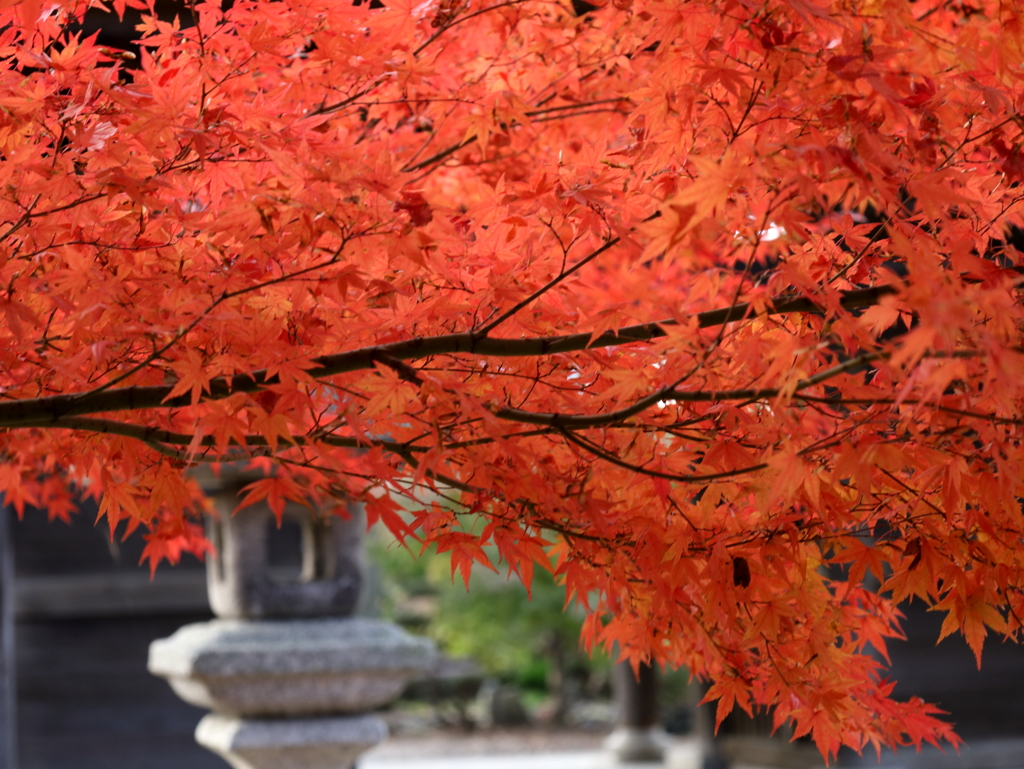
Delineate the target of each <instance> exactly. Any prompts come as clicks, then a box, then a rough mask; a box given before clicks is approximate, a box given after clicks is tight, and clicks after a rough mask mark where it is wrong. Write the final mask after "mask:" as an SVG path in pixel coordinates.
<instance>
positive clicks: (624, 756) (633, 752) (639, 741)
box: [605, 662, 665, 763]
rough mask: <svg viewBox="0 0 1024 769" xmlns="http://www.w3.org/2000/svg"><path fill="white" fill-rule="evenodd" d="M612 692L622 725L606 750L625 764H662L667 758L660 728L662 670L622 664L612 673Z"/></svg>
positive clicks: (620, 724)
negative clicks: (660, 677) (659, 683)
mask: <svg viewBox="0 0 1024 769" xmlns="http://www.w3.org/2000/svg"><path fill="white" fill-rule="evenodd" d="M612 676H613V678H612V689H613V690H614V692H615V704H616V706H617V709H618V723H617V725H616V727H615V731H613V732H612V733H611V734H610V735H608V739H607V740H606V741H605V748H606V749H608V750H609V751H611V753H612V755H613V756H614V757H615V758H616V759H617V760H618V761H620V762H622V763H632V762H636V761H650V762H661V761H664V759H665V741H664V737H663V733H662V731H661V729H660V728H659V726H658V720H659V719H658V670H657V668H655V667H654V666H653V665H648V664H641V665H640V668H639V670H638V671H637V672H636V673H635V674H634V672H633V666H632V665H630V664H629V663H628V662H620V663H619V664H617V665H616V666H615V667H614V668H613V670H612Z"/></svg>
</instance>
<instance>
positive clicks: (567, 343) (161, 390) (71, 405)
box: [0, 285, 896, 428]
mask: <svg viewBox="0 0 1024 769" xmlns="http://www.w3.org/2000/svg"><path fill="white" fill-rule="evenodd" d="M894 293H896V288H895V287H894V286H887V285H886V286H875V287H873V288H864V289H857V290H853V291H847V292H844V294H843V296H842V299H841V304H842V306H843V307H844V308H846V309H853V308H856V307H866V306H870V305H873V304H877V303H878V301H879V300H880V299H881V298H882V297H883V296H887V295H890V294H894ZM797 312H808V313H820V312H822V308H821V307H820V306H819V305H818V304H816V303H815V302H813V301H811V300H810V299H808V298H806V297H790V298H783V299H781V300H779V301H777V302H776V303H775V305H774V306H773V307H772V308H770V309H768V310H766V311H765V313H764V314H765V315H782V314H786V313H797ZM756 315H757V313H756V312H755V310H754V308H753V307H752V306H751V305H750V304H749V303H743V304H737V305H735V306H733V307H726V308H723V309H719V310H708V311H706V312H702V313H698V314H697V316H696V318H697V324H698V326H699V327H700V328H710V327H714V326H720V325H722V324H724V323H730V322H733V321H738V320H743V319H747V318H752V317H755V316H756ZM674 325H676V323H675V321H674V320H671V319H669V320H661V321H657V322H654V323H642V324H639V325H636V326H626V327H624V328H620V329H617V330H615V331H606V332H605V333H603V334H600V335H598V336H597V338H594V339H593V341H591V340H592V335H591V334H590V333H586V332H585V333H581V334H566V335H564V336H553V337H534V338H527V339H500V338H497V339H496V338H493V337H480V336H479V335H478V334H476V333H473V332H466V333H460V334H444V335H442V336H435V337H416V338H415V339H408V340H405V341H402V342H392V343H391V344H383V345H376V346H373V347H363V348H361V349H358V350H351V351H349V352H343V353H338V354H336V355H324V356H321V357H319V358H314V359H313V363H314V364H315V365H314V367H313V368H311V369H309V370H308V371H307V373H308V374H309V376H310V377H311V378H315V379H319V378H323V377H329V376H334V375H336V374H346V373H349V372H353V371H365V370H367V369H372V368H373V366H374V363H375V362H380V361H383V360H386V359H388V358H391V359H394V360H418V359H422V358H428V357H431V356H434V355H446V354H456V353H463V354H468V355H478V356H482V357H499V358H515V357H537V356H545V355H556V354H559V353H566V352H574V351H580V350H586V349H591V348H598V347H612V346H615V345H623V344H630V343H632V342H644V341H649V340H651V339H657V338H659V337H663V336H665V335H666V333H667V331H666V329H667V328H669V327H672V326H674ZM279 381H280V380H279V379H278V378H277V376H269V375H268V374H267V372H266V371H265V370H260V371H253V372H252V373H251V374H235V375H234V376H230V377H217V378H214V379H211V380H210V386H209V391H208V392H207V393H205V394H204V395H203V400H220V399H223V398H227V397H229V396H230V395H232V394H234V393H237V392H243V393H251V392H258V391H260V390H262V389H264V388H265V387H267V386H269V385H274V384H278V383H279ZM172 389H173V386H172V385H161V386H151V387H120V388H116V389H110V390H105V391H103V392H97V393H93V394H84V393H72V394H68V395H55V396H50V397H44V398H28V399H23V400H11V401H8V402H4V403H0V428H4V427H27V426H33V427H46V426H49V425H55V424H56V422H57V421H58V420H61V419H63V418H65V417H71V416H79V415H83V414H97V413H103V412H117V411H138V410H141V409H154V408H186V407H188V406H190V405H192V400H191V397H190V396H189V395H181V396H178V397H175V398H169V397H168V396H169V395H170V393H171V390H172Z"/></svg>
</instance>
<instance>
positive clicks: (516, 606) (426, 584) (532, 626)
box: [368, 531, 609, 690]
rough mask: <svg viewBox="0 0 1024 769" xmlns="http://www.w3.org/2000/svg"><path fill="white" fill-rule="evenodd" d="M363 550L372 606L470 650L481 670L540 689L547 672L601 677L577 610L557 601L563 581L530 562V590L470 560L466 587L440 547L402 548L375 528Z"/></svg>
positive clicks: (603, 668)
mask: <svg viewBox="0 0 1024 769" xmlns="http://www.w3.org/2000/svg"><path fill="white" fill-rule="evenodd" d="M368 545H369V546H368V552H369V555H370V558H371V559H372V561H373V563H374V565H375V567H376V572H377V581H378V586H377V590H378V596H379V597H378V607H377V608H378V610H379V611H380V613H381V614H382V615H383V616H385V617H387V618H389V619H392V620H395V621H397V622H401V623H403V624H405V625H406V626H409V627H412V628H413V629H416V630H418V631H419V632H423V633H424V634H426V635H428V636H430V637H431V638H433V639H435V640H436V641H437V642H438V644H439V645H440V647H441V648H442V649H443V650H444V652H445V653H446V654H448V655H450V656H453V657H471V658H473V659H475V660H476V661H477V662H479V663H480V665H481V666H482V667H483V669H484V670H485V672H487V673H488V674H489V675H493V676H496V677H499V678H501V679H503V680H506V681H515V682H516V683H518V684H519V685H520V686H522V687H523V688H526V689H534V690H539V689H546V688H547V687H548V686H549V685H550V683H551V678H552V675H553V674H557V673H561V674H562V675H563V676H565V675H568V676H570V677H573V678H577V679H579V680H580V682H581V683H586V682H587V681H588V680H592V679H594V677H595V674H597V676H598V677H603V676H604V674H605V673H606V672H607V669H608V667H609V660H608V659H607V658H605V657H602V656H595V657H593V658H592V657H590V656H589V655H587V654H586V653H585V652H583V651H581V650H580V649H579V635H580V627H581V625H582V621H583V613H582V611H581V610H579V608H578V607H577V606H576V605H575V604H570V605H569V606H568V607H566V606H565V588H564V586H562V585H561V584H558V581H557V579H556V578H554V577H553V576H552V575H551V574H549V573H548V572H546V571H544V570H543V569H538V570H537V571H536V572H535V574H534V578H533V584H532V586H531V592H532V599H531V596H530V595H528V594H527V591H526V589H525V588H524V587H523V585H522V583H521V582H520V580H519V578H518V577H517V576H516V575H514V574H513V575H511V576H509V575H508V574H507V569H503V568H502V566H503V565H502V564H495V565H496V568H498V570H499V573H495V572H491V571H487V570H486V569H482V568H478V569H475V570H474V572H473V576H472V578H471V580H470V586H469V590H467V589H466V587H465V586H464V584H463V582H462V579H461V577H456V578H455V579H453V578H452V570H451V562H450V560H449V557H448V555H447V554H438V553H436V552H435V551H434V550H433V548H428V549H427V550H426V551H425V552H423V553H422V554H418V553H415V552H410V551H409V550H406V549H405V548H402V547H401V546H400V545H398V544H397V543H396V542H394V541H393V540H390V539H388V538H386V534H383V533H381V532H379V531H377V532H375V534H374V535H373V536H372V537H371V540H370V542H369V543H368Z"/></svg>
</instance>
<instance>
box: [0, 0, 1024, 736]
mask: <svg viewBox="0 0 1024 769" xmlns="http://www.w3.org/2000/svg"><path fill="white" fill-rule="evenodd" d="M126 5H127V6H130V7H132V8H137V9H140V10H142V11H143V22H142V24H141V26H140V27H139V30H138V37H139V40H140V41H141V52H140V54H139V56H138V57H137V58H136V59H135V60H130V58H129V57H128V56H126V55H124V54H123V53H121V52H119V51H116V50H110V49H106V48H102V47H100V46H98V45H97V43H96V42H95V38H94V37H87V36H85V35H83V34H80V33H78V32H76V30H77V29H78V27H77V26H76V25H77V23H78V21H79V20H80V18H81V17H82V15H83V14H84V13H85V11H86V9H87V6H90V7H92V8H94V9H101V8H102V6H101V5H100V2H99V0H89V1H88V2H85V3H83V2H78V1H77V0H56V2H52V1H51V0H45V2H44V1H43V0H21V2H12V1H11V0H2V2H0V6H2V9H0V57H2V60H3V65H2V73H0V109H2V112H0V314H2V318H3V320H2V322H0V338H2V345H0V356H2V362H0V388H2V400H0V428H3V429H2V431H0V446H2V451H3V455H4V460H5V461H4V464H3V465H2V466H0V489H2V490H3V492H4V493H5V494H6V496H7V499H8V501H10V502H12V503H13V504H14V505H15V506H17V508H18V509H19V510H20V509H22V507H23V506H24V505H26V504H32V505H48V506H49V508H50V510H51V513H52V514H53V515H55V516H61V517H63V516H66V515H67V514H68V513H69V511H70V510H71V509H72V508H73V504H72V502H71V496H70V495H71V494H72V493H73V492H71V491H69V490H68V489H69V485H70V486H72V487H77V488H78V489H80V490H84V492H85V493H87V494H91V495H95V496H97V497H98V498H100V499H101V513H102V515H103V516H105V517H106V519H107V521H108V522H109V524H110V526H112V527H116V526H118V525H119V524H120V528H119V529H118V531H119V532H123V531H124V530H125V527H127V529H128V530H132V529H134V528H136V527H139V526H142V527H144V528H145V529H147V530H148V532H149V533H148V535H147V536H148V537H149V548H148V553H147V554H148V556H149V557H150V558H151V559H153V561H154V562H157V561H159V560H160V559H162V558H170V559H171V560H176V558H177V556H178V554H179V553H180V552H181V551H182V550H183V549H185V550H192V551H202V550H203V549H204V547H205V542H204V540H203V538H202V534H201V529H200V527H199V525H198V521H199V517H200V514H201V508H202V505H201V502H199V495H198V492H197V490H196V488H195V487H194V485H193V484H192V483H191V482H190V481H189V480H188V477H187V470H188V468H189V467H191V466H194V465H195V464H197V463H202V462H216V461H223V460H232V461H237V460H240V459H244V458H252V459H253V460H254V461H255V462H256V463H258V464H260V465H262V466H264V467H265V468H266V469H267V476H266V478H265V479H264V480H261V481H258V482H256V483H254V484H253V485H252V486H251V487H250V489H249V496H248V498H247V500H246V501H247V502H252V501H255V500H258V499H262V498H267V499H268V500H269V503H270V504H271V505H272V506H273V507H274V508H275V509H278V510H279V509H280V508H281V506H282V505H283V504H284V502H285V501H286V500H308V499H314V500H316V501H317V502H318V503H319V504H321V505H327V506H329V505H330V502H331V500H336V499H338V498H341V497H343V496H353V497H359V498H362V499H364V500H366V502H367V504H368V509H369V514H370V517H371V519H372V520H374V521H377V520H381V521H383V523H384V524H385V525H387V526H389V527H390V528H391V529H392V530H393V531H394V532H395V533H396V534H398V535H399V536H401V537H403V538H405V541H406V542H408V543H409V544H410V545H411V546H413V547H418V544H416V543H418V542H429V543H436V544H437V546H438V548H439V549H440V550H441V551H447V552H450V553H451V557H452V565H453V569H456V570H458V569H461V570H463V571H464V572H466V573H468V570H469V569H470V568H471V567H472V566H473V565H474V563H476V564H478V565H479V564H483V565H488V564H489V561H488V558H487V557H486V555H485V551H484V550H483V549H482V546H484V545H489V546H495V547H496V548H497V552H498V553H500V555H501V559H502V568H506V567H507V568H509V569H510V570H511V571H513V572H516V573H518V574H519V575H520V576H521V578H523V579H524V580H525V581H526V582H529V580H530V576H531V573H532V569H533V568H534V564H535V563H538V564H541V565H543V566H545V567H551V568H555V569H556V570H557V573H558V574H559V575H560V577H561V578H562V579H564V581H565V584H566V585H567V587H568V589H569V591H570V594H572V595H574V596H575V597H576V598H577V599H578V600H579V601H581V602H583V603H584V604H586V606H587V607H588V609H589V620H588V622H587V625H586V629H585V637H584V641H585V643H587V644H595V643H598V644H611V643H613V642H617V643H618V645H619V648H620V649H622V650H623V652H624V653H625V654H626V655H627V656H628V657H630V658H632V659H647V658H650V657H653V658H655V659H657V660H661V661H665V662H668V663H671V664H673V665H686V666H688V667H689V668H690V669H691V670H692V671H694V672H695V673H697V674H699V675H701V676H708V677H710V678H711V679H712V680H713V682H714V684H713V687H712V689H711V692H710V695H709V697H710V698H711V699H717V700H718V703H719V704H718V713H719V717H720V718H721V717H722V716H724V715H725V714H726V713H727V712H729V711H730V710H731V709H732V708H733V707H734V706H738V707H740V708H743V709H744V710H748V711H750V710H752V709H755V708H762V707H767V708H770V709H772V711H773V713H774V720H775V723H776V724H777V725H778V724H782V723H785V722H787V721H788V722H790V723H791V724H792V725H793V727H794V734H795V735H797V736H801V735H805V734H810V735H811V736H812V737H813V739H814V740H815V742H816V743H817V745H818V746H819V748H820V749H821V750H822V752H824V753H826V754H829V753H834V752H835V751H836V750H837V749H838V748H839V746H840V745H842V744H845V745H850V746H853V747H855V748H858V749H859V748H863V747H866V746H870V747H876V748H877V747H878V746H883V745H891V746H897V745H903V744H917V745H919V744H920V743H921V741H922V740H936V739H942V738H945V739H947V740H953V741H955V740H956V737H955V736H954V735H953V733H952V731H951V730H950V728H949V727H948V726H946V725H945V724H943V723H942V722H941V721H940V720H939V718H938V715H937V712H936V711H935V710H934V708H931V707H930V706H928V705H926V704H924V703H922V702H921V701H919V700H914V701H911V702H909V703H904V702H895V701H893V700H892V699H891V698H890V693H891V690H892V685H891V683H889V682H887V680H886V678H885V671H884V668H883V666H882V661H881V660H882V658H883V657H884V655H885V639H886V638H891V637H894V636H897V635H898V634H899V632H900V631H899V625H898V619H899V614H898V612H897V610H896V608H895V607H896V605H897V604H898V603H899V602H900V601H903V600H904V599H907V598H910V597H912V596H913V597H916V598H918V599H921V600H924V601H925V602H927V603H929V604H931V605H932V606H934V608H935V609H936V610H938V611H941V612H944V613H945V616H946V620H945V624H944V626H943V634H944V635H945V634H948V633H952V632H957V631H960V632H962V633H964V634H965V635H966V637H967V640H968V642H969V643H970V645H971V647H972V648H973V649H974V650H975V652H976V653H977V654H978V655H979V659H980V655H981V649H982V643H983V639H984V638H985V637H986V634H990V635H991V634H995V635H996V636H1010V637H1016V636H1019V635H1020V634H1021V630H1022V621H1024V593H1022V588H1024V540H1022V537H1024V519H1022V512H1021V510H1022V508H1021V501H1020V500H1021V498H1022V497H1024V447H1022V446H1021V440H1022V438H1024V428H1022V425H1024V421H1022V420H1024V376H1022V372H1024V348H1022V344H1024V339H1022V332H1024V325H1022V324H1024V307H1022V304H1021V296H1020V291H1019V286H1020V283H1021V279H1022V277H1021V273H1022V271H1024V255H1022V253H1021V252H1020V251H1018V250H1016V248H1014V246H1013V238H1014V237H1015V233H1016V232H1018V231H1017V230H1015V229H1014V227H1015V225H1024V217H1022V210H1024V209H1022V203H1021V196H1022V192H1021V190H1022V189H1024V188H1022V187H1021V184H1022V182H1024V149H1022V146H1024V144H1022V135H1024V119H1022V117H1021V110H1022V109H1024V67H1022V62H1024V27H1022V25H1024V12H1022V7H1021V5H1020V4H1019V2H1016V1H1015V0H1009V2H1007V1H1005V0H1004V1H1003V2H996V1H995V0H962V2H960V1H959V0H956V1H954V0H917V2H906V1H905V0H834V1H833V2H831V3H829V2H826V1H825V0H685V1H684V0H613V2H611V3H610V4H607V5H603V6H600V7H596V8H593V9H592V10H589V11H587V12H584V13H582V14H581V13H580V11H581V8H576V9H574V8H573V7H572V6H571V4H569V3H568V2H567V1H563V0H504V1H503V0H441V2H440V3H438V2H436V0H424V1H423V2H418V0H417V2H413V1H412V0H384V5H385V7H383V8H371V7H370V5H369V4H359V5H356V4H353V3H352V2H351V0H274V1H271V0H235V2H233V3H225V4H224V7H221V5H219V4H218V3H208V2H198V3H196V4H195V5H193V6H186V7H181V8H179V9H178V10H179V15H178V16H177V17H175V18H168V17H167V16H166V15H165V16H164V17H161V18H158V16H157V15H156V13H155V9H154V8H152V7H151V6H150V5H148V3H147V0H113V3H112V8H111V9H109V10H110V11H111V13H116V14H120V13H122V12H124V10H125V7H126ZM588 8H589V6H588ZM582 10H586V9H582ZM94 12H95V11H94ZM353 449H359V450H360V451H353ZM420 487H434V488H438V489H441V490H443V491H445V493H446V494H447V495H448V496H450V497H451V498H452V500H453V501H452V502H450V503H448V504H444V505H439V504H432V505H429V506H427V508H426V509H423V510H422V512H419V513H416V514H415V515H414V517H413V518H412V519H411V520H410V519H409V518H408V516H403V515H401V514H400V502H401V499H400V498H401V497H402V496H403V495H410V494H414V493H416V491H417V489H418V488H420ZM469 522H473V525H470V523H469ZM552 564H553V566H552Z"/></svg>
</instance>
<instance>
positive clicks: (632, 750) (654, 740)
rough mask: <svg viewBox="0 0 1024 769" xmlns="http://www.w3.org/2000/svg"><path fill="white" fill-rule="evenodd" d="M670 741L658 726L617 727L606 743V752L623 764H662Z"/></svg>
mask: <svg viewBox="0 0 1024 769" xmlns="http://www.w3.org/2000/svg"><path fill="white" fill-rule="evenodd" d="M667 743H668V739H667V738H666V736H665V733H664V732H663V731H662V730H661V729H660V728H658V727H656V726H617V727H616V728H615V731H613V732H612V733H611V734H609V735H608V737H606V738H605V741H604V748H605V750H607V751H609V752H610V753H611V754H612V756H613V757H614V758H615V760H616V761H618V762H619V763H621V764H631V763H661V762H662V761H664V760H665V751H666V747H667Z"/></svg>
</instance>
